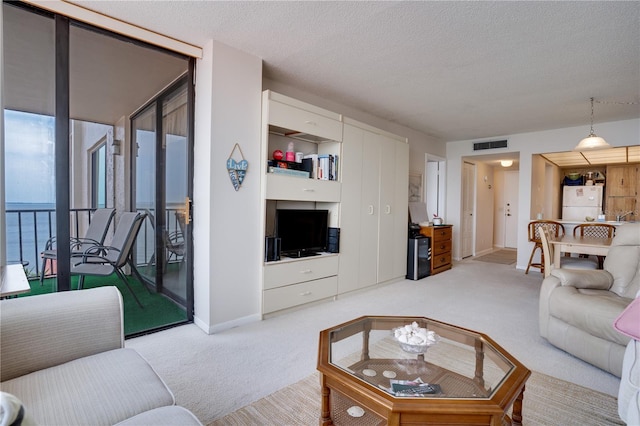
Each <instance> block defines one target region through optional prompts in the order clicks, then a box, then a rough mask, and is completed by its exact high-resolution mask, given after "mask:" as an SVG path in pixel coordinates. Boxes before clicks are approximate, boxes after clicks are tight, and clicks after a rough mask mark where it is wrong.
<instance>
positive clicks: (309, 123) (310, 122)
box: [304, 120, 318, 126]
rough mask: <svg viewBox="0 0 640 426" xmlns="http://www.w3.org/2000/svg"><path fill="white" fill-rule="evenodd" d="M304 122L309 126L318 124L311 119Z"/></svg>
mask: <svg viewBox="0 0 640 426" xmlns="http://www.w3.org/2000/svg"><path fill="white" fill-rule="evenodd" d="M304 124H308V125H309V126H317V125H318V123H316V122H315V121H311V120H307V121H305V122H304Z"/></svg>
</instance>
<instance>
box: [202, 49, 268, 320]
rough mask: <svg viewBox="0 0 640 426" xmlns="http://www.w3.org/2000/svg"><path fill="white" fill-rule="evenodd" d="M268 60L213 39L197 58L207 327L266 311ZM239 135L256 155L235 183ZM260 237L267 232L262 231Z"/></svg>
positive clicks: (249, 156)
mask: <svg viewBox="0 0 640 426" xmlns="http://www.w3.org/2000/svg"><path fill="white" fill-rule="evenodd" d="M261 93H262V61H261V60H260V59H259V58H257V57H255V56H251V55H248V54H246V53H243V52H241V51H239V50H236V49H233V48H231V47H228V46H225V45H223V44H220V43H217V42H214V41H210V42H208V43H207V44H206V45H205V46H204V48H203V57H202V59H200V60H198V63H197V64H196V105H195V147H194V156H195V162H194V196H193V203H194V204H193V216H194V217H193V220H194V222H193V239H194V241H193V244H194V298H195V307H194V309H195V311H194V317H195V318H194V321H195V323H196V324H197V325H198V326H199V327H200V328H202V329H203V330H204V331H205V332H207V333H213V332H216V331H219V330H222V329H226V328H230V327H233V326H237V325H241V324H243V323H245V322H249V321H255V320H258V319H259V318H260V304H261V299H260V295H261V288H260V280H259V276H260V266H261V261H260V249H261V246H259V245H258V244H257V241H258V240H259V239H258V237H257V235H258V232H259V229H260V226H259V224H260V221H261V220H262V215H261V214H260V173H259V170H260V165H259V160H260V115H261ZM236 142H237V143H239V144H240V147H241V149H242V152H243V153H244V156H245V159H246V160H247V161H248V162H249V169H248V171H247V176H246V179H245V181H244V183H243V184H242V187H241V188H240V190H239V191H237V192H236V191H235V190H234V188H233V185H232V184H231V181H230V180H229V174H228V173H227V168H226V161H227V158H228V157H229V155H230V154H231V151H232V149H233V147H234V145H235V143H236ZM260 240H261V239H260Z"/></svg>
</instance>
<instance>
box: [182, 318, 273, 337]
mask: <svg viewBox="0 0 640 426" xmlns="http://www.w3.org/2000/svg"><path fill="white" fill-rule="evenodd" d="M261 319H262V318H261V317H260V315H259V314H256V315H248V316H246V317H242V318H237V319H234V320H233V321H227V322H223V323H220V324H213V325H209V324H207V323H205V322H204V321H202V320H201V319H199V318H197V317H194V318H193V323H194V324H195V325H197V326H198V327H199V328H200V329H202V331H204V332H205V333H207V334H216V333H220V332H222V331H225V330H230V329H232V328H236V327H240V326H242V325H246V324H249V323H252V322H258V321H260V320H261Z"/></svg>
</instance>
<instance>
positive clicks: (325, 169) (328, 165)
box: [316, 154, 338, 180]
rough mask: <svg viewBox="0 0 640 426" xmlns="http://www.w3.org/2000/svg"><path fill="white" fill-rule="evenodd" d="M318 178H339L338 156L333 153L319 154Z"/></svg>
mask: <svg viewBox="0 0 640 426" xmlns="http://www.w3.org/2000/svg"><path fill="white" fill-rule="evenodd" d="M316 179H319V180H338V156H337V155H333V154H320V155H318V168H317V174H316Z"/></svg>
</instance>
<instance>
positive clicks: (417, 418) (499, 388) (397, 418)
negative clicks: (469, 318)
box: [318, 316, 531, 426]
mask: <svg viewBox="0 0 640 426" xmlns="http://www.w3.org/2000/svg"><path fill="white" fill-rule="evenodd" d="M414 322H415V323H416V324H415V325H414V327H417V328H422V329H426V330H428V331H433V332H435V333H436V335H437V336H439V340H438V341H437V343H435V344H434V345H432V346H430V347H429V348H428V349H427V350H426V352H424V350H420V349H418V350H417V351H416V350H414V351H412V352H408V350H411V349H415V348H411V347H409V348H407V347H405V348H402V347H401V345H400V342H398V340H397V339H396V338H395V337H394V333H393V330H394V329H396V328H399V327H404V326H407V325H411V324H413V323H414ZM423 332H424V330H423ZM416 352H423V353H416ZM318 371H319V372H320V382H321V386H322V396H321V398H322V408H321V413H320V425H323V426H325V425H350V426H358V425H405V424H411V425H416V424H421V425H428V424H440V425H442V424H444V425H446V424H456V425H460V424H474V425H494V426H497V425H505V424H507V425H509V424H515V425H521V424H522V399H523V395H524V388H525V382H526V381H527V379H528V378H529V376H530V375H531V371H529V370H528V369H527V368H526V367H525V366H524V365H522V364H521V363H520V362H519V361H518V360H516V359H515V358H513V357H512V356H511V355H509V353H507V352H506V351H505V350H504V349H502V348H501V347H500V346H499V345H497V344H496V343H495V342H494V341H493V340H491V339H490V338H489V337H488V336H486V335H484V334H482V333H478V332H475V331H472V330H467V329H464V328H460V327H456V326H453V325H450V324H446V323H443V322H439V321H435V320H432V319H429V318H424V317H375V316H367V317H361V318H357V319H355V320H353V321H349V322H347V323H344V324H340V325H338V326H336V327H332V328H329V329H327V330H324V331H322V332H320V346H319V354H318Z"/></svg>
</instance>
